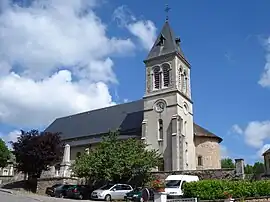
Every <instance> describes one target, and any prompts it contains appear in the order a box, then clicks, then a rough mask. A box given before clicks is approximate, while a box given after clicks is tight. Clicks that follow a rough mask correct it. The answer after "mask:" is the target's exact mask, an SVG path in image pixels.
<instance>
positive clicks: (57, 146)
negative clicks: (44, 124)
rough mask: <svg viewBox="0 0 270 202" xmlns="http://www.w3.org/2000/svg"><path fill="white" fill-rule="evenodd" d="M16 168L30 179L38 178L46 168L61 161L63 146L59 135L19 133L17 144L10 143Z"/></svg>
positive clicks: (34, 132) (34, 131)
mask: <svg viewBox="0 0 270 202" xmlns="http://www.w3.org/2000/svg"><path fill="white" fill-rule="evenodd" d="M11 144H12V147H13V149H14V152H13V154H14V155H15V157H16V167H17V169H18V170H19V171H22V172H23V173H27V174H29V176H31V177H40V174H41V172H42V171H43V170H47V169H48V166H50V165H52V164H54V163H56V162H59V161H61V159H62V157H63V144H62V143H61V140H60V135H59V133H44V132H41V133H40V132H39V131H37V130H31V131H29V132H24V131H21V135H20V136H19V137H18V139H17V142H12V143H11Z"/></svg>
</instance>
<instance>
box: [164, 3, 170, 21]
mask: <svg viewBox="0 0 270 202" xmlns="http://www.w3.org/2000/svg"><path fill="white" fill-rule="evenodd" d="M170 10H171V8H170V7H169V5H168V4H166V8H165V12H166V21H168V20H169V11H170Z"/></svg>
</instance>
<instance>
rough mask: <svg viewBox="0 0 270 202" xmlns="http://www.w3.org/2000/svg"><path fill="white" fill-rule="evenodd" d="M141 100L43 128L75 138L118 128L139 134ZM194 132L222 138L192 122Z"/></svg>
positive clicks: (197, 134)
mask: <svg viewBox="0 0 270 202" xmlns="http://www.w3.org/2000/svg"><path fill="white" fill-rule="evenodd" d="M143 108H144V106H143V100H142V99H141V100H137V101H134V102H129V103H124V104H119V105H114V106H111V107H106V108H102V109H97V110H92V111H88V112H84V113H80V114H75V115H72V116H67V117H62V118H58V119H56V120H55V121H54V122H53V123H52V124H51V125H49V127H48V128H47V129H46V130H45V131H47V132H61V133H62V134H61V135H62V139H63V140H67V139H75V138H82V137H87V136H92V137H96V136H97V135H99V134H105V133H107V132H108V131H109V130H116V129H120V132H121V133H122V134H125V135H128V134H130V135H134V134H136V135H140V134H141V124H142V121H143ZM194 133H195V135H196V136H200V137H204V136H205V137H213V138H218V139H219V140H220V141H222V139H221V138H220V137H218V136H216V135H214V134H213V133H211V132H209V131H207V130H206V129H204V128H202V127H201V126H199V125H197V124H195V123H194Z"/></svg>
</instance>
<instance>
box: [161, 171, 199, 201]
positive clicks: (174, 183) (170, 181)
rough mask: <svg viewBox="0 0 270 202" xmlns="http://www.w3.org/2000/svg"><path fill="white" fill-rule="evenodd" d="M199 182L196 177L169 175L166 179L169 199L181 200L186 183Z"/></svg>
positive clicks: (166, 190)
mask: <svg viewBox="0 0 270 202" xmlns="http://www.w3.org/2000/svg"><path fill="white" fill-rule="evenodd" d="M196 181H199V177H198V176H196V175H169V176H168V177H167V178H166V179H165V183H166V187H165V192H166V193H167V194H168V195H167V198H168V199H170V198H180V197H182V196H183V187H184V184H185V183H186V182H196Z"/></svg>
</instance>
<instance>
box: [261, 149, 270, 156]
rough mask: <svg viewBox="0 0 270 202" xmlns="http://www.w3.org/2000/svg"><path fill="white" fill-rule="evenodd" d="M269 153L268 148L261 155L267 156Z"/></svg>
mask: <svg viewBox="0 0 270 202" xmlns="http://www.w3.org/2000/svg"><path fill="white" fill-rule="evenodd" d="M269 153H270V148H269V149H267V150H266V151H265V152H264V153H263V154H262V155H263V156H264V155H266V154H269Z"/></svg>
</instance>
